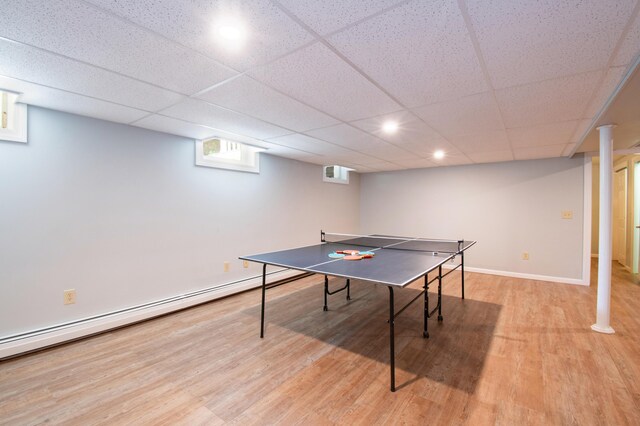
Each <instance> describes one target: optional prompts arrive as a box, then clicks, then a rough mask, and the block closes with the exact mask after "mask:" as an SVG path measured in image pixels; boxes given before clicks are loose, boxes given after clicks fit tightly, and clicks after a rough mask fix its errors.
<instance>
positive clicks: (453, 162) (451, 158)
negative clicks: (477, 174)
mask: <svg viewBox="0 0 640 426" xmlns="http://www.w3.org/2000/svg"><path fill="white" fill-rule="evenodd" d="M433 163H434V164H435V165H437V166H462V165H464V164H472V163H473V162H472V161H471V159H469V157H468V156H466V155H458V154H455V153H449V152H447V154H446V155H445V157H444V158H443V159H441V160H436V159H434V160H433Z"/></svg>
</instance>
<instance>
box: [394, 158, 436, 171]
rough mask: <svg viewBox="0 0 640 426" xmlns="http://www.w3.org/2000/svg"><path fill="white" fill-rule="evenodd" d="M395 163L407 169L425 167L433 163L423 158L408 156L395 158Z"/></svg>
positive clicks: (433, 164) (432, 165)
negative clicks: (399, 158)
mask: <svg viewBox="0 0 640 426" xmlns="http://www.w3.org/2000/svg"><path fill="white" fill-rule="evenodd" d="M395 163H397V164H399V165H401V166H404V167H405V168H408V169H419V168H426V167H434V166H435V163H434V162H433V161H431V160H427V159H425V158H410V159H406V160H396V161H395Z"/></svg>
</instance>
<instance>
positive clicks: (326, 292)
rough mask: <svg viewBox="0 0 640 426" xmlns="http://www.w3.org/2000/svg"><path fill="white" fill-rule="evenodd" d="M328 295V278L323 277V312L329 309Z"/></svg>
mask: <svg viewBox="0 0 640 426" xmlns="http://www.w3.org/2000/svg"><path fill="white" fill-rule="evenodd" d="M328 294H329V277H327V276H326V275H325V276H324V307H323V308H322V310H323V311H328V310H329V307H328V306H327V295H328Z"/></svg>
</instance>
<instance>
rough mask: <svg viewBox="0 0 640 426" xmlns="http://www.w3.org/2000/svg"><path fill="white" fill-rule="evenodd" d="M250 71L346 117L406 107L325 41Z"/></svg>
mask: <svg viewBox="0 0 640 426" xmlns="http://www.w3.org/2000/svg"><path fill="white" fill-rule="evenodd" d="M250 74H251V75H252V76H253V77H255V78H256V79H258V80H260V81H262V82H264V83H267V84H268V85H270V86H271V87H274V88H276V89H278V90H280V91H281V92H284V93H286V94H288V95H290V96H292V97H293V98H295V99H298V100H300V101H302V102H304V103H306V104H307V105H311V106H313V107H315V108H317V109H319V110H321V111H323V112H326V113H327V114H329V115H332V116H334V117H338V118H340V119H342V120H345V121H352V120H357V119H360V118H364V117H371V116H375V115H381V114H385V113H388V112H391V111H397V110H400V109H402V108H401V107H400V105H398V104H397V103H395V102H394V101H393V100H391V98H389V97H388V96H387V95H385V94H384V93H383V92H382V91H380V89H378V88H377V87H375V86H374V85H373V84H372V83H370V82H369V81H368V80H366V79H365V78H364V77H362V75H360V74H359V73H358V72H357V71H355V70H354V69H353V68H352V67H351V66H349V65H348V64H346V63H345V62H343V61H342V60H341V59H340V58H339V57H338V56H337V55H336V54H334V53H333V52H332V51H331V50H329V49H328V48H327V47H326V46H324V45H323V44H321V43H315V44H313V45H312V46H309V47H307V48H304V49H301V50H299V51H297V52H295V53H293V54H291V55H288V56H286V57H284V58H281V59H279V60H277V61H275V62H273V63H271V64H269V65H267V66H264V67H261V68H259V69H257V70H253V71H251V72H250Z"/></svg>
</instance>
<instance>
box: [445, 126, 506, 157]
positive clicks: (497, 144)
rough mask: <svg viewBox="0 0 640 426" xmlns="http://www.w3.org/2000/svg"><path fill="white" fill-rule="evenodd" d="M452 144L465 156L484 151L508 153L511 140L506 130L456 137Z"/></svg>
mask: <svg viewBox="0 0 640 426" xmlns="http://www.w3.org/2000/svg"><path fill="white" fill-rule="evenodd" d="M450 140H451V143H452V144H453V145H455V146H456V147H457V148H458V149H459V150H460V151H462V152H464V153H465V154H467V155H468V154H469V153H473V152H484V151H507V150H509V149H510V146H509V139H508V138H507V133H506V132H505V131H504V130H491V131H484V132H478V133H474V134H470V135H462V136H454V137H452V138H450Z"/></svg>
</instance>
